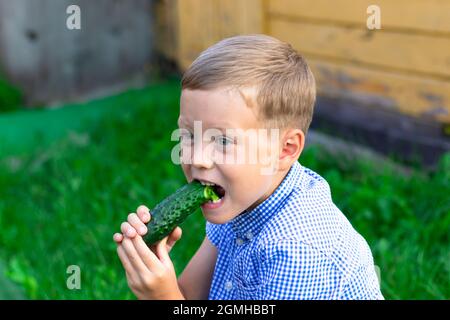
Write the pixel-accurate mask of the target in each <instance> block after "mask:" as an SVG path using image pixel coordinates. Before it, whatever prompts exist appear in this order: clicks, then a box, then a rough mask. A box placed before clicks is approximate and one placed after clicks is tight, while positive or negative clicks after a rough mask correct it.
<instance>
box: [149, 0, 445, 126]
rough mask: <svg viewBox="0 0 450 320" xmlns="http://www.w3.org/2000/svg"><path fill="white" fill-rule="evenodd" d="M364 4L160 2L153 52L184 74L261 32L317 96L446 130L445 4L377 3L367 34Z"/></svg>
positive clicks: (354, 0) (355, 0) (342, 0)
mask: <svg viewBox="0 0 450 320" xmlns="http://www.w3.org/2000/svg"><path fill="white" fill-rule="evenodd" d="M371 4H373V1H371V0H339V1H333V0H209V1H204V0H160V1H157V8H158V10H157V11H156V12H157V20H158V21H159V30H161V32H160V34H159V36H160V37H161V38H160V41H157V43H158V46H159V49H160V51H162V52H164V53H165V54H166V55H167V56H169V57H171V58H173V59H174V60H176V61H177V62H178V63H179V65H180V67H181V68H182V69H185V68H187V67H188V66H189V64H190V63H191V62H192V61H193V59H195V57H196V56H197V55H198V54H199V53H200V52H201V51H202V50H204V49H206V48H207V47H208V46H209V45H211V44H213V43H215V42H217V41H219V40H221V39H223V38H225V37H229V36H233V35H237V34H246V33H265V34H269V35H272V36H274V37H277V38H279V39H281V40H284V41H287V42H289V43H291V44H292V45H293V46H294V47H295V48H296V49H298V51H299V52H300V53H301V54H302V55H304V56H305V57H306V59H307V61H308V63H309V64H310V66H311V67H312V69H313V72H314V74H315V76H316V79H317V83H318V90H319V94H320V95H322V96H326V97H331V98H336V99H339V98H351V99H354V101H357V102H358V103H361V104H365V105H369V106H370V107H371V108H382V109H384V110H392V111H394V112H398V113H401V114H405V115H408V116H412V117H415V118H417V119H419V120H420V119H428V120H432V121H435V122H438V123H446V124H448V123H450V1H448V0H395V1H394V0H377V1H376V4H377V5H379V6H380V8H381V26H382V29H381V30H368V29H367V27H366V19H367V17H368V14H367V13H366V10H367V7H368V6H369V5H371Z"/></svg>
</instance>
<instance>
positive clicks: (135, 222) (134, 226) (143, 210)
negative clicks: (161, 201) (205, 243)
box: [113, 205, 182, 253]
mask: <svg viewBox="0 0 450 320" xmlns="http://www.w3.org/2000/svg"><path fill="white" fill-rule="evenodd" d="M150 219H151V215H150V210H149V209H148V208H147V207H146V206H144V205H141V206H139V207H138V208H137V210H136V213H130V214H129V215H128V221H127V222H123V223H122V224H121V225H120V231H121V232H122V233H115V234H114V237H113V239H114V241H115V242H117V244H120V243H121V242H122V240H123V239H124V237H127V238H130V239H133V238H134V237H135V236H136V235H140V236H144V235H146V234H147V227H146V226H145V225H146V224H147V223H148V222H149V221H150ZM181 234H182V230H181V228H180V227H176V228H175V229H173V231H172V232H171V233H170V234H169V235H168V239H167V243H166V246H167V252H170V250H172V248H173V246H174V245H175V243H176V242H177V241H178V240H180V238H181ZM163 240H164V239H163ZM161 241H162V240H161ZM157 244H158V243H156V244H154V245H152V246H151V247H150V248H151V249H152V251H153V252H154V253H156V245H157Z"/></svg>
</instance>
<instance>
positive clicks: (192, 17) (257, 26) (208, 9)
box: [178, 0, 263, 69]
mask: <svg viewBox="0 0 450 320" xmlns="http://www.w3.org/2000/svg"><path fill="white" fill-rule="evenodd" d="M178 21H179V26H178V35H179V37H178V45H179V61H180V66H181V68H182V69H186V68H187V67H188V66H189V65H190V64H191V63H192V61H193V60H194V59H195V58H196V57H197V56H198V55H199V53H200V52H201V51H203V50H205V49H206V48H207V47H209V46H211V45H212V44H214V43H216V42H218V41H220V40H222V39H224V38H227V37H231V36H234V35H238V34H249V33H261V32H262V28H263V10H262V0H246V1H241V0H227V1H222V0H211V1H203V0H178Z"/></svg>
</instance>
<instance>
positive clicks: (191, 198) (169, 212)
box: [144, 180, 219, 245]
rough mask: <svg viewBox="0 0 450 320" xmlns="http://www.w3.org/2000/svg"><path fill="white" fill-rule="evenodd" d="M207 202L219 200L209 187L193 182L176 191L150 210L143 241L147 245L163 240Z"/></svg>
mask: <svg viewBox="0 0 450 320" xmlns="http://www.w3.org/2000/svg"><path fill="white" fill-rule="evenodd" d="M209 200H213V201H214V200H219V196H218V195H217V194H216V193H215V192H214V190H213V188H212V187H211V186H204V185H202V184H201V183H200V182H198V181H196V180H194V181H193V182H191V183H189V184H186V185H184V186H182V187H181V188H179V189H178V190H176V191H175V192H174V193H173V194H171V195H170V196H168V197H167V198H165V199H164V200H163V201H161V202H160V203H158V204H157V205H156V206H155V207H154V208H153V210H150V215H151V219H150V222H149V223H147V228H148V231H147V234H146V235H145V236H144V241H145V243H147V244H148V245H152V244H154V243H155V242H157V241H159V240H161V239H163V238H164V237H165V236H167V235H168V234H169V233H170V232H172V230H173V229H175V227H176V226H178V225H179V224H180V223H182V222H183V221H184V220H185V219H186V218H187V217H188V216H189V215H190V214H192V213H193V212H194V211H195V210H196V209H197V208H199V207H200V206H201V205H202V204H204V203H205V202H207V201H209Z"/></svg>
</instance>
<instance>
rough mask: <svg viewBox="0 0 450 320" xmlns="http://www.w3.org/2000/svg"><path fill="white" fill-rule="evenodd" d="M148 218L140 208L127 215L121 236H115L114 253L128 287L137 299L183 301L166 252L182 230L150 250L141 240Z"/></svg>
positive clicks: (149, 217)
mask: <svg viewBox="0 0 450 320" xmlns="http://www.w3.org/2000/svg"><path fill="white" fill-rule="evenodd" d="M150 219H151V216H150V212H149V209H148V208H147V207H145V206H140V207H139V208H138V209H137V214H135V213H131V214H130V215H128V222H124V223H122V225H121V231H122V232H123V234H120V233H116V234H114V241H116V243H117V254H118V255H119V258H120V261H121V262H122V265H123V267H124V268H125V272H126V276H127V280H128V285H129V287H130V289H131V290H132V291H133V293H134V294H135V295H136V297H137V298H138V299H184V297H183V295H182V294H181V291H180V288H179V287H178V281H177V277H176V273H175V269H174V267H173V264H172V260H171V259H170V257H169V252H170V250H171V249H172V247H173V246H174V244H175V242H176V241H177V240H179V239H180V237H181V228H180V227H177V228H175V229H174V230H173V231H172V232H171V233H170V235H169V236H167V237H165V238H164V239H162V240H160V241H158V242H157V243H156V244H154V245H152V246H151V247H150V248H149V247H148V246H147V244H146V243H145V242H144V240H143V239H142V236H143V235H145V234H146V233H147V228H146V226H145V223H147V222H149V221H150Z"/></svg>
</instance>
